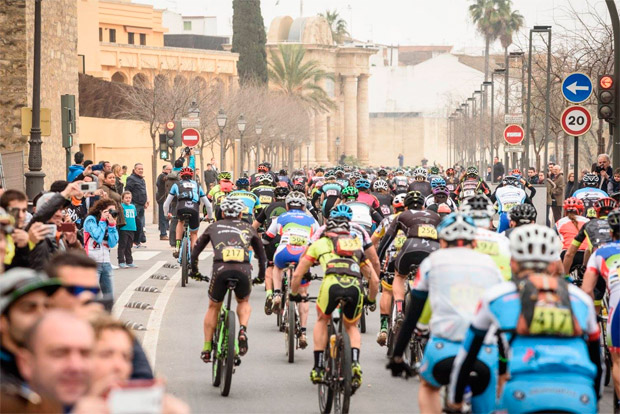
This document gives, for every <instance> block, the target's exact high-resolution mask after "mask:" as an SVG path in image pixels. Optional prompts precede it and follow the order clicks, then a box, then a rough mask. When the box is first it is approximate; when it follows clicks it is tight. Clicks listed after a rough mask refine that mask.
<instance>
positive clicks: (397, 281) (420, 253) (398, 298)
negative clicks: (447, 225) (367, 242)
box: [379, 191, 441, 325]
mask: <svg viewBox="0 0 620 414" xmlns="http://www.w3.org/2000/svg"><path fill="white" fill-rule="evenodd" d="M404 203H405V208H406V211H404V212H403V213H401V214H399V215H398V217H396V218H395V219H394V220H393V221H392V224H390V227H389V228H388V229H387V230H386V232H385V236H384V237H383V239H382V240H381V243H380V244H379V260H380V261H382V260H383V258H384V257H385V254H386V253H387V250H388V248H389V246H390V245H391V244H392V242H393V241H394V239H395V238H396V236H397V235H398V231H399V230H402V232H403V233H405V235H406V236H407V240H406V241H405V242H404V243H403V247H402V248H401V249H400V252H398V255H397V256H396V259H395V269H394V270H395V271H394V283H392V294H393V295H394V305H395V306H396V312H397V317H396V322H397V324H398V325H399V324H400V322H402V319H403V301H404V299H405V279H406V278H407V276H408V275H409V274H410V273H411V272H412V270H414V269H415V268H417V266H418V265H419V264H420V263H422V260H424V259H425V258H426V257H427V256H428V255H429V254H430V253H431V252H433V251H435V250H437V249H438V248H439V243H438V242H437V229H436V227H437V225H438V224H439V222H440V221H441V219H440V217H439V215H438V214H437V213H435V212H432V211H422V210H423V208H424V197H423V196H422V194H420V192H419V191H410V192H409V193H407V196H406V197H405V201H404Z"/></svg>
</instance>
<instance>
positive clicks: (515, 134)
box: [504, 125, 525, 145]
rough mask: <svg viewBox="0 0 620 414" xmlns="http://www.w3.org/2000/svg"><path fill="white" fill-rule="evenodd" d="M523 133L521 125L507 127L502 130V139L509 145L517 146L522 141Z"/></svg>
mask: <svg viewBox="0 0 620 414" xmlns="http://www.w3.org/2000/svg"><path fill="white" fill-rule="evenodd" d="M524 136H525V131H524V130H523V127H521V125H508V126H507V127H506V129H504V139H505V140H506V142H507V143H508V144H510V145H518V144H520V143H521V142H522V141H523V137H524Z"/></svg>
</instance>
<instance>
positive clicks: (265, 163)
mask: <svg viewBox="0 0 620 414" xmlns="http://www.w3.org/2000/svg"><path fill="white" fill-rule="evenodd" d="M261 164H262V165H263V166H264V167H266V168H267V170H271V163H270V162H269V161H263V162H262V163H261Z"/></svg>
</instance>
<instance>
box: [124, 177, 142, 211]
mask: <svg viewBox="0 0 620 414" xmlns="http://www.w3.org/2000/svg"><path fill="white" fill-rule="evenodd" d="M125 190H127V191H129V192H130V193H131V200H132V202H133V203H134V204H135V205H137V206H143V205H145V204H146V201H147V200H148V196H147V193H146V181H144V178H143V177H140V176H139V175H136V174H135V173H132V174H131V175H130V176H129V177H127V185H125Z"/></svg>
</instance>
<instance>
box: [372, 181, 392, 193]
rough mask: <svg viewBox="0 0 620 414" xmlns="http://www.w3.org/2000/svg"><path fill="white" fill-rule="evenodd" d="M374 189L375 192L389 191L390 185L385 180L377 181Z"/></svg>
mask: <svg viewBox="0 0 620 414" xmlns="http://www.w3.org/2000/svg"><path fill="white" fill-rule="evenodd" d="M372 189H373V190H375V191H379V190H385V191H387V190H388V189H389V187H388V183H387V181H385V180H377V181H375V182H374V183H373V185H372Z"/></svg>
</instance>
